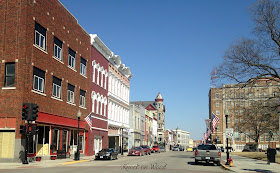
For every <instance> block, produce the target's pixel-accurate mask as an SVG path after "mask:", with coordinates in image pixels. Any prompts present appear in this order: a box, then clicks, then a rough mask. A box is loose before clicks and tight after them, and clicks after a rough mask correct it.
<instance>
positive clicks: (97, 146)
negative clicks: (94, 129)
mask: <svg viewBox="0 0 280 173" xmlns="http://www.w3.org/2000/svg"><path fill="white" fill-rule="evenodd" d="M100 150H102V136H95V137H94V151H95V153H98V152H99V151H100Z"/></svg>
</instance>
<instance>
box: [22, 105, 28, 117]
mask: <svg viewBox="0 0 280 173" xmlns="http://www.w3.org/2000/svg"><path fill="white" fill-rule="evenodd" d="M29 110H30V103H23V104H22V120H27V119H28V114H29Z"/></svg>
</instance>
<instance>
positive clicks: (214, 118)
mask: <svg viewBox="0 0 280 173" xmlns="http://www.w3.org/2000/svg"><path fill="white" fill-rule="evenodd" d="M219 120H220V118H219V117H217V116H216V115H215V114H214V113H213V112H212V129H213V132H214V131H215V127H216V125H217V123H218V122H219Z"/></svg>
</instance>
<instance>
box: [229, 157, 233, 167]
mask: <svg viewBox="0 0 280 173" xmlns="http://www.w3.org/2000/svg"><path fill="white" fill-rule="evenodd" d="M228 162H229V166H230V167H232V166H233V161H232V158H231V157H230V158H229V159H228Z"/></svg>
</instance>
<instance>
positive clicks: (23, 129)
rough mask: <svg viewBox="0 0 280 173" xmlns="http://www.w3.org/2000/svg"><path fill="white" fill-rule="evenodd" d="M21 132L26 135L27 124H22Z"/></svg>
mask: <svg viewBox="0 0 280 173" xmlns="http://www.w3.org/2000/svg"><path fill="white" fill-rule="evenodd" d="M19 133H20V134H23V135H26V126H25V125H20V131H19Z"/></svg>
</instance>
